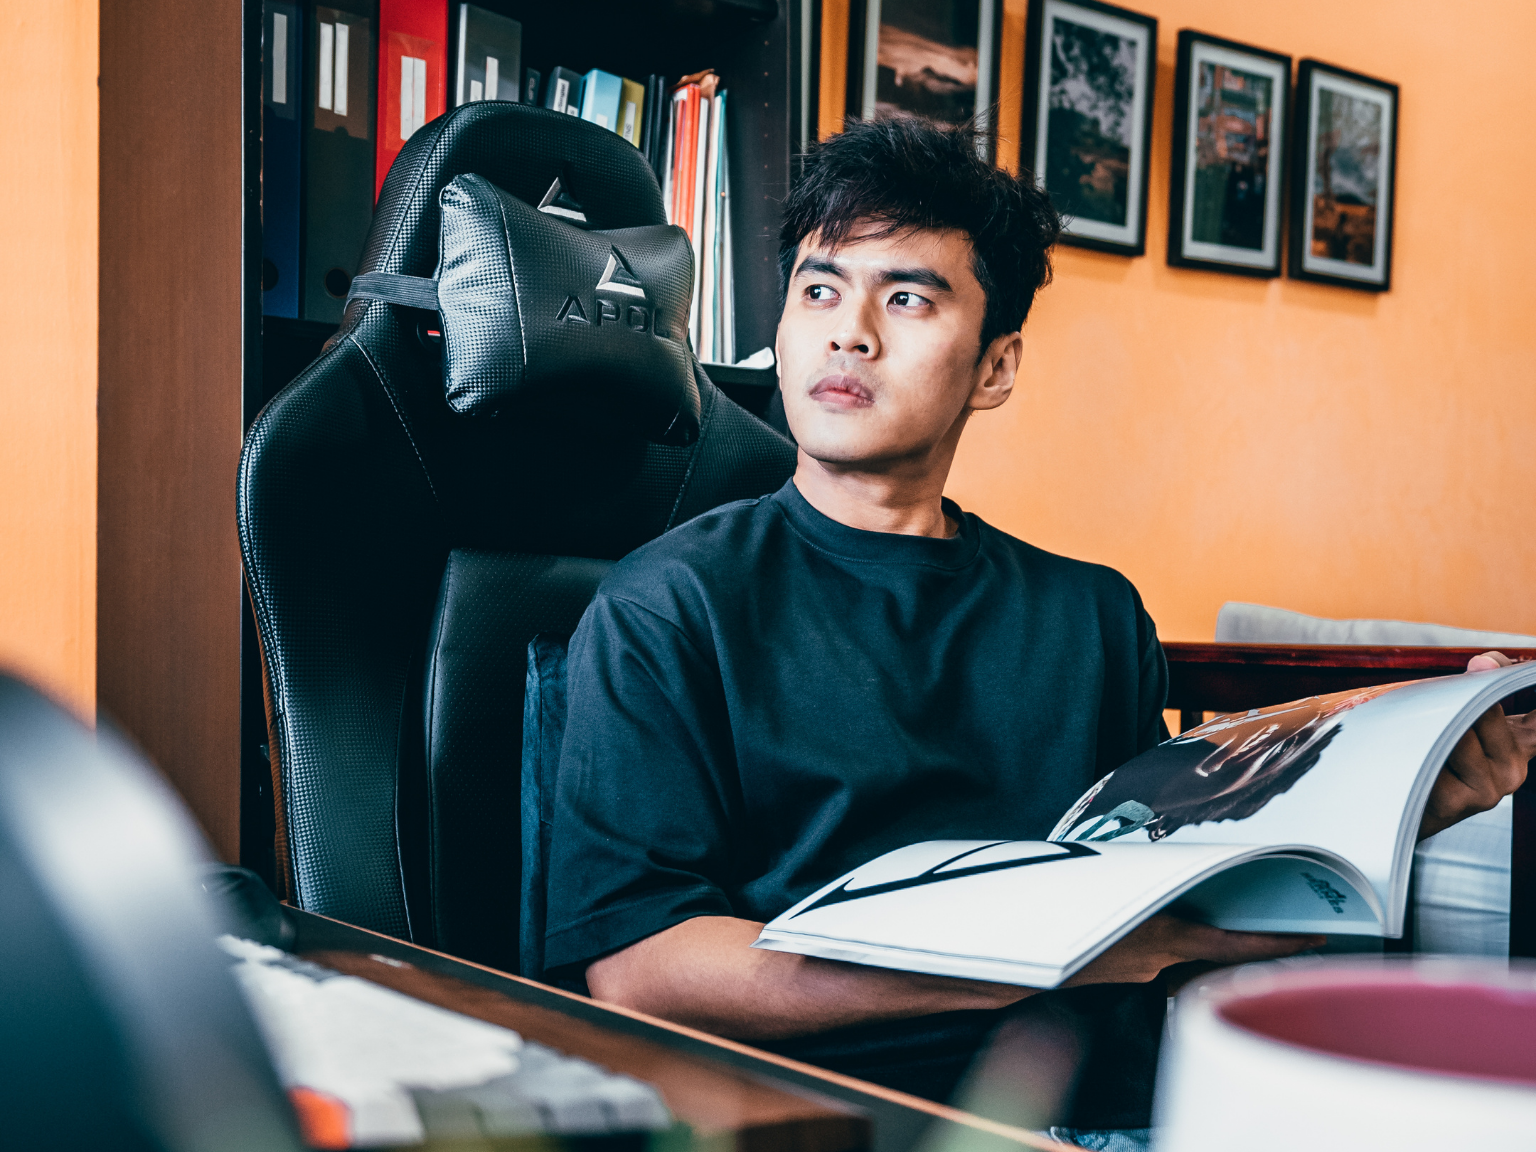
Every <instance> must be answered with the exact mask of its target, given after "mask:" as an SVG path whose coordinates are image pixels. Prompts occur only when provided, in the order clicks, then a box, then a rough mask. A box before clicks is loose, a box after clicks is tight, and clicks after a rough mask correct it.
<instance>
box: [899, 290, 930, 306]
mask: <svg viewBox="0 0 1536 1152" xmlns="http://www.w3.org/2000/svg"><path fill="white" fill-rule="evenodd" d="M891 303H892V304H894V305H896V307H898V308H921V307H922V306H923V305H924V304H927V303H928V298H927V297H926V296H919V295H918V294H917V293H916V292H898V293H896V295H894V296H892V297H891Z"/></svg>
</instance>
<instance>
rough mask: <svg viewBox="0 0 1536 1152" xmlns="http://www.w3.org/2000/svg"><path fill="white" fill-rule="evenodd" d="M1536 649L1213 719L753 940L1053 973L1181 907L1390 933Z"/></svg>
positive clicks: (803, 907) (806, 951)
mask: <svg viewBox="0 0 1536 1152" xmlns="http://www.w3.org/2000/svg"><path fill="white" fill-rule="evenodd" d="M1533 684H1536V662H1533V663H1527V664H1517V665H1515V666H1514V667H1511V668H1501V669H1497V670H1494V671H1489V672H1472V673H1467V674H1465V675H1460V676H1444V677H1439V678H1437V679H1433V680H1418V681H1412V682H1409V683H1406V684H1387V685H1382V686H1379V687H1374V688H1361V689H1357V690H1354V691H1349V692H1337V693H1334V694H1332V695H1328V696H1311V697H1308V698H1306V699H1304V700H1296V701H1293V702H1292V703H1289V704H1277V705H1275V706H1273V707H1270V708H1257V709H1254V710H1252V711H1250V712H1247V713H1240V714H1233V715H1230V716H1218V717H1216V718H1215V719H1214V720H1212V721H1210V722H1209V723H1206V724H1202V725H1200V726H1199V727H1198V728H1192V729H1190V730H1189V731H1187V732H1184V733H1182V734H1181V735H1179V736H1176V737H1174V738H1173V739H1172V740H1167V741H1164V742H1163V743H1162V744H1159V745H1158V746H1157V747H1156V748H1153V749H1150V750H1149V751H1147V752H1144V753H1143V754H1142V755H1140V756H1138V757H1136V758H1135V759H1134V760H1131V761H1129V762H1128V763H1126V764H1124V765H1122V766H1121V767H1120V768H1117V769H1116V770H1115V771H1114V772H1111V773H1110V774H1109V775H1107V776H1105V777H1104V778H1103V779H1102V780H1100V781H1099V782H1098V783H1097V784H1095V785H1094V786H1093V787H1092V788H1090V789H1089V790H1088V791H1087V792H1086V793H1084V794H1083V796H1082V798H1081V799H1079V800H1078V801H1077V803H1076V804H1074V805H1073V806H1072V807H1071V809H1069V810H1068V811H1067V812H1066V813H1065V814H1064V815H1063V816H1062V818H1061V820H1060V822H1059V823H1058V824H1057V825H1056V828H1055V830H1054V831H1052V833H1051V836H1050V839H1049V840H1045V841H1039V840H1002V841H998V840H975V841H969V840H935V841H928V842H926V843H922V844H913V845H910V846H908V847H906V848H900V849H897V850H896V851H894V852H888V853H886V854H885V855H884V856H881V857H880V858H879V859H876V860H872V861H870V862H869V863H868V864H865V865H863V866H862V867H859V868H856V869H854V870H853V871H852V872H850V873H848V874H847V875H846V876H842V877H840V878H838V879H837V880H834V881H833V882H832V883H831V884H828V885H827V886H826V887H824V888H822V889H820V890H819V891H817V892H813V893H812V894H811V895H810V896H808V897H806V898H805V899H804V900H802V901H800V903H798V904H796V905H795V906H794V907H793V908H791V909H790V910H789V911H787V912H785V913H784V914H783V915H782V916H780V917H778V918H777V919H775V920H774V921H773V922H772V923H771V924H769V925H767V926H766V927H765V928H764V929H763V931H762V933H761V935H760V936H759V937H758V939H757V942H756V943H755V944H754V945H753V947H756V948H769V949H774V950H777V951H780V952H795V953H799V954H801V955H806V956H821V957H825V958H827V959H830V960H847V961H851V962H853V963H857V964H872V965H876V966H878V967H882V968H899V969H903V970H906V971H910V972H927V973H933V974H936V975H941V976H964V977H971V978H974V979H979V980H992V981H997V982H999V983H1006V984H1022V985H1029V986H1032V987H1038V988H1053V987H1055V986H1057V985H1058V984H1060V983H1062V981H1064V980H1066V979H1068V978H1069V977H1070V976H1072V974H1073V973H1075V972H1076V971H1077V970H1078V969H1080V968H1082V967H1083V966H1084V965H1086V964H1087V963H1089V962H1090V961H1091V960H1093V958H1094V957H1096V956H1098V955H1099V953H1101V952H1103V951H1104V950H1105V949H1106V948H1108V947H1109V946H1110V945H1112V944H1114V943H1115V941H1117V940H1119V939H1120V938H1121V937H1122V936H1124V935H1125V934H1126V933H1127V932H1129V931H1131V929H1133V928H1135V927H1136V926H1137V925H1138V924H1140V923H1141V922H1142V921H1144V920H1146V919H1147V918H1148V917H1150V916H1152V915H1154V914H1155V913H1157V912H1160V911H1164V910H1167V911H1170V912H1174V913H1176V914H1178V915H1181V916H1185V917H1187V918H1190V919H1194V920H1200V921H1203V922H1205V923H1207V924H1212V925H1215V926H1216V927H1218V928H1228V929H1233V930H1238V931H1245V932H1303V933H1323V934H1327V933H1342V934H1349V935H1370V936H1390V937H1398V936H1401V935H1402V934H1403V924H1404V919H1405V915H1406V910H1407V901H1408V878H1409V873H1410V870H1411V869H1412V866H1413V850H1414V845H1415V842H1416V840H1417V835H1418V829H1419V823H1420V821H1421V819H1422V818H1423V814H1424V807H1425V805H1426V804H1427V803H1428V800H1429V793H1430V789H1431V787H1432V786H1433V785H1434V782H1435V778H1436V777H1437V776H1438V775H1439V772H1440V769H1441V767H1442V766H1443V765H1444V763H1445V761H1446V758H1447V757H1448V756H1449V755H1450V753H1451V749H1452V748H1453V747H1454V746H1455V744H1456V741H1457V740H1459V739H1460V738H1461V736H1462V735H1463V734H1464V733H1465V732H1466V731H1467V729H1469V728H1470V727H1471V726H1472V723H1473V722H1474V721H1475V720H1476V719H1477V717H1478V716H1480V715H1481V714H1482V713H1483V712H1485V711H1487V710H1488V709H1489V708H1491V707H1492V706H1493V705H1494V704H1496V703H1498V702H1499V701H1500V700H1502V699H1504V698H1505V697H1507V696H1510V695H1512V694H1513V693H1515V692H1517V691H1520V690H1521V689H1523V688H1527V687H1529V686H1531V685H1533Z"/></svg>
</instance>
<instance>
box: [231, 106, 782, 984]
mask: <svg viewBox="0 0 1536 1152" xmlns="http://www.w3.org/2000/svg"><path fill="white" fill-rule="evenodd" d="M464 173H477V174H479V175H481V176H483V177H484V178H486V179H487V180H489V181H491V182H492V183H493V184H495V185H497V186H499V187H500V188H502V189H503V190H505V191H506V192H508V193H510V194H512V195H514V196H516V197H518V198H520V199H522V200H524V201H525V202H527V203H530V204H533V205H538V204H539V203H540V202H541V200H546V199H547V197H548V195H549V193H550V192H551V190H552V189H553V187H554V182H555V181H556V179H557V178H558V179H559V181H560V182H561V187H562V188H563V190H564V191H563V196H564V198H565V199H564V200H562V203H569V201H570V200H572V199H573V200H574V201H575V202H577V204H579V207H580V210H581V212H583V213H584V214H585V216H586V218H587V221H588V222H589V226H590V227H593V228H598V229H611V228H621V227H631V226H639V225H650V224H661V223H664V222H665V218H664V213H663V211H662V200H661V193H660V190H659V189H658V187H657V185H656V181H655V178H654V177H653V175H652V173H651V171H650V169H649V167H648V166H647V165H646V164H645V162H644V160H643V159H642V158H641V156H640V153H639V152H637V151H636V150H635V149H634V148H632V147H631V146H630V145H629V144H627V143H625V142H624V141H623V140H622V139H620V138H619V137H618V136H616V135H614V134H613V133H612V132H608V131H606V130H604V129H602V128H598V127H597V126H595V125H593V124H588V123H585V122H583V121H580V120H577V119H575V118H573V117H570V116H564V115H561V114H559V113H555V112H549V111H545V110H543V109H539V108H532V107H528V106H524V105H516V104H504V103H487V102H479V103H475V104H470V105H467V106H465V107H463V108H460V109H458V110H456V111H454V112H452V113H450V114H449V115H447V116H444V117H442V118H440V119H439V120H437V121H435V122H433V123H432V124H429V125H427V126H426V127H425V128H423V129H421V130H420V131H418V132H417V133H416V135H415V136H413V137H412V138H411V140H410V142H409V143H408V144H407V145H406V147H405V149H404V150H403V151H402V152H401V153H400V155H399V157H398V159H397V160H396V161H395V163H394V166H393V167H392V168H391V170H390V173H389V176H388V179H387V180H386V181H385V183H384V189H383V193H382V196H381V198H380V201H379V206H378V211H377V214H376V216H375V219H374V224H373V228H372V231H371V232H370V233H369V237H368V244H367V249H366V251H365V253H364V256H363V260H362V263H361V269H362V272H364V273H367V272H385V273H403V274H406V275H410V276H422V277H427V276H431V275H432V274H433V270H434V266H435V265H436V263H437V259H438V249H437V243H438V222H439V209H438V194H439V192H440V191H441V190H442V188H443V186H444V185H445V184H447V183H448V182H449V181H450V180H451V179H453V178H454V177H455V176H459V175H461V174H464ZM568 214H569V213H567V215H568ZM535 271H536V270H535ZM436 327H437V325H436V323H435V321H434V318H433V315H432V314H431V313H430V312H423V311H417V310H415V309H412V308H410V307H405V306H402V305H399V304H393V303H385V302H383V301H382V300H367V299H354V300H352V301H351V302H350V303H349V304H348V306H347V309H346V314H345V316H344V319H343V321H342V325H341V328H340V330H339V331H338V333H337V334H336V336H335V337H334V338H333V339H332V340H331V341H330V342H329V344H328V345H327V349H326V351H325V352H324V353H323V354H322V355H321V356H320V357H319V359H317V360H316V361H315V362H314V363H313V364H311V365H310V366H309V367H308V368H307V369H306V370H305V371H304V372H303V373H302V374H301V375H300V376H299V377H298V378H297V379H296V380H294V381H293V383H291V384H289V385H288V387H286V388H285V389H284V390H283V391H282V392H281V393H279V394H278V395H277V396H276V397H275V398H274V399H273V400H272V402H271V403H270V404H269V405H267V407H266V408H265V409H264V410H263V411H262V413H261V415H260V416H259V417H258V418H257V420H256V422H255V424H254V425H253V426H252V427H251V430H250V433H249V435H248V436H247V437H246V441H245V449H244V452H243V454H242V457H241V463H240V490H239V506H238V507H239V527H240V546H241V555H242V557H243V560H244V564H245V574H246V580H247V583H248V586H249V589H250V594H251V600H252V603H253V605H254V607H255V613H256V623H257V630H258V633H259V636H260V641H261V650H262V664H263V671H264V674H265V685H264V686H265V690H266V705H267V725H268V731H269V736H270V741H269V743H270V748H271V756H272V777H273V785H274V788H273V790H274V795H275V802H276V808H277V813H276V814H277V861H278V874H279V886H280V888H282V889H283V895H284V896H285V897H286V898H288V899H290V900H292V901H293V902H294V903H296V904H297V905H298V906H300V907H302V908H306V909H310V910H313V911H316V912H320V913H323V914H325V915H329V916H335V917H338V918H340V919H342V920H346V921H350V922H352V923H354V924H359V925H363V926H365V927H368V928H372V929H375V930H378V931H381V932H385V933H389V934H391V935H395V936H401V937H407V938H409V939H412V940H414V941H417V942H419V943H424V944H427V945H429V946H432V947H436V948H440V949H443V950H445V951H449V952H452V953H455V954H457V955H461V956H465V957H469V958H472V959H476V960H479V961H482V962H485V963H490V964H494V965H496V966H498V967H503V968H508V969H511V968H514V967H515V965H516V963H517V955H518V941H517V930H518V911H519V909H518V895H517V894H518V887H519V858H520V844H519V811H518V805H519V779H518V776H519V763H520V756H521V724H522V715H523V685H524V677H525V671H526V657H525V653H526V651H527V647H528V642H529V640H530V638H531V637H532V636H534V635H535V634H536V633H540V632H553V633H569V632H570V631H571V630H572V628H574V626H575V624H576V622H577V620H578V619H579V617H580V615H581V612H582V611H583V609H584V608H585V606H586V604H587V602H588V600H589V599H590V597H591V595H592V592H593V590H594V588H595V587H596V585H597V583H598V581H599V580H600V579H601V578H602V576H603V573H604V572H605V571H606V569H607V568H608V566H609V565H610V564H611V563H612V561H614V560H616V559H617V558H619V557H621V556H623V555H624V554H625V553H626V552H629V551H630V550H632V549H633V548H635V547H637V546H638V545H640V544H642V543H644V542H645V541H647V540H650V539H652V538H653V537H655V536H657V535H659V534H660V533H662V532H664V531H666V530H667V529H668V528H670V527H672V526H674V525H676V524H679V523H681V522H682V521H684V520H687V519H689V518H690V517H692V516H695V515H697V514H698V513H700V512H703V511H705V510H707V509H709V508H712V507H714V506H716V505H719V504H722V503H724V502H726V501H730V500H736V499H741V498H744V497H751V496H758V495H761V494H763V493H767V492H770V491H772V490H774V489H776V488H777V487H778V486H779V485H780V484H782V483H783V481H784V480H785V478H786V477H788V475H789V474H790V472H791V471H792V469H793V464H794V450H793V448H792V447H791V445H790V444H789V443H788V442H787V441H786V440H784V439H783V438H782V437H781V436H779V435H778V434H777V433H776V432H774V431H772V430H771V429H770V428H768V427H767V426H766V425H765V424H763V423H761V422H760V421H759V420H757V419H756V418H755V417H754V416H751V415H750V414H748V413H747V412H745V411H743V410H742V409H741V408H739V407H737V406H736V405H735V404H733V403H732V402H731V401H730V400H728V399H727V398H726V397H725V396H724V395H723V394H721V393H720V392H719V391H718V390H717V389H716V388H715V387H714V385H712V384H711V383H710V382H709V381H708V380H707V379H706V378H705V377H704V376H703V375H702V373H700V374H699V376H698V384H699V389H700V392H701V411H700V418H699V434H698V437H697V439H696V440H695V441H694V442H693V443H692V444H691V445H690V446H688V447H672V446H665V445H661V444H656V443H648V442H647V441H646V440H644V439H643V438H642V437H641V436H640V434H639V433H638V432H637V431H636V430H635V429H634V427H633V424H632V422H631V423H630V424H629V425H628V426H626V420H625V419H623V418H618V417H615V416H614V415H613V414H612V412H611V411H610V410H608V409H605V406H604V405H603V404H602V403H600V402H599V401H598V400H597V399H596V397H598V396H600V395H601V389H600V388H595V387H594V388H591V389H589V388H585V387H583V382H582V381H567V382H565V383H564V384H563V386H562V389H561V392H560V394H558V395H551V396H547V397H544V398H543V399H542V401H541V402H540V403H538V404H535V405H530V406H528V407H526V408H524V409H523V410H522V411H521V413H520V414H511V415H508V414H505V413H504V414H502V415H501V416H500V417H498V418H496V419H490V420H486V419H473V418H467V417H463V416H459V415H457V414H455V413H454V412H453V411H452V410H450V408H449V407H448V405H447V403H446V402H445V400H444V393H443V381H442V367H441V353H440V350H439V348H438V346H437V343H436V341H435V339H434V333H433V330H434V329H435V328H436ZM593 383H594V384H597V383H600V382H599V381H594V382H593ZM611 407H612V406H608V408H611Z"/></svg>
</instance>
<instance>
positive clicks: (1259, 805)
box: [1050, 663, 1536, 935]
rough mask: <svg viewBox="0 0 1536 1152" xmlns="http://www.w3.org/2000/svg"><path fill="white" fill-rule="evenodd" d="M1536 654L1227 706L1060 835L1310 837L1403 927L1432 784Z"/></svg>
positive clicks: (1162, 750)
mask: <svg viewBox="0 0 1536 1152" xmlns="http://www.w3.org/2000/svg"><path fill="white" fill-rule="evenodd" d="M1532 683H1536V663H1532V664H1519V665H1515V666H1514V667H1512V668H1501V669H1498V670H1495V671H1489V672H1472V673H1467V674H1465V675H1460V676H1443V677H1437V678H1435V679H1432V680H1418V681H1411V682H1409V683H1406V684H1393V685H1383V686H1379V687H1374V688H1362V689H1358V690H1354V691H1349V692H1337V693H1333V694H1332V695H1328V696H1312V697H1308V698H1306V699H1303V700H1297V701H1293V702H1292V703H1289V704H1278V705H1275V706H1273V707H1269V708H1260V709H1255V710H1253V711H1251V712H1248V713H1239V714H1234V715H1231V716H1218V717H1217V718H1216V719H1214V720H1212V721H1211V722H1210V723H1207V724H1202V725H1201V726H1200V727H1198V728H1194V729H1191V730H1190V731H1188V732H1186V733H1183V734H1181V735H1179V736H1177V737H1175V738H1174V739H1172V740H1168V741H1165V742H1163V743H1162V744H1159V745H1158V746H1157V747H1156V748H1153V749H1151V750H1150V751H1148V752H1145V753H1143V754H1142V755H1140V756H1138V757H1136V758H1135V759H1134V760H1132V761H1130V762H1129V763H1127V764H1124V765H1122V766H1121V767H1120V768H1118V769H1116V770H1115V771H1114V772H1111V773H1110V774H1109V775H1108V776H1106V777H1104V779H1103V780H1101V781H1099V782H1098V783H1097V784H1096V785H1094V787H1093V788H1091V789H1090V790H1089V791H1088V792H1087V793H1085V794H1084V795H1083V797H1082V798H1081V799H1080V800H1078V802H1077V803H1076V804H1075V805H1073V806H1072V808H1071V810H1070V811H1068V812H1067V813H1066V815H1065V816H1063V817H1062V819H1061V821H1060V823H1058V824H1057V826H1056V828H1055V830H1054V831H1053V832H1052V833H1051V837H1050V838H1051V839H1052V840H1055V841H1067V842H1074V843H1076V842H1082V843H1091V844H1098V843H1105V842H1111V841H1112V842H1114V843H1122V842H1140V843H1148V842H1155V843H1158V844H1170V845H1171V844H1197V843H1206V844H1210V843H1220V844H1252V845H1262V844H1278V843H1300V844H1311V845H1315V846H1317V847H1319V848H1324V849H1327V850H1328V851H1330V852H1334V853H1337V854H1338V855H1340V856H1342V857H1344V858H1345V859H1346V860H1349V861H1350V862H1351V863H1352V864H1354V865H1355V866H1356V867H1357V868H1359V869H1360V871H1361V872H1363V873H1364V874H1365V876H1366V877H1368V878H1369V880H1370V883H1371V885H1372V886H1373V888H1374V889H1375V891H1376V895H1377V898H1378V899H1379V900H1380V901H1381V903H1382V905H1383V907H1385V908H1386V909H1387V911H1388V913H1389V915H1388V934H1389V935H1399V934H1401V931H1402V925H1401V917H1402V906H1403V894H1404V893H1405V892H1406V887H1407V879H1408V870H1409V868H1410V867H1411V865H1412V850H1413V845H1414V842H1415V839H1416V837H1417V832H1418V824H1419V819H1420V817H1421V815H1422V812H1423V806H1424V804H1425V802H1426V801H1427V800H1428V797H1429V789H1430V788H1431V786H1432V785H1433V783H1434V780H1435V777H1436V776H1437V775H1438V774H1439V770H1440V768H1441V766H1442V765H1443V764H1444V763H1445V758H1446V757H1447V756H1448V755H1449V754H1450V750H1451V748H1452V747H1453V746H1454V745H1455V743H1456V741H1457V740H1458V739H1459V738H1460V737H1461V735H1462V734H1463V733H1464V732H1465V731H1466V730H1467V729H1468V728H1469V727H1470V726H1471V725H1472V722H1473V721H1474V720H1475V719H1476V718H1477V717H1478V716H1479V715H1480V714H1481V713H1482V712H1484V711H1486V710H1487V709H1488V708H1489V707H1491V706H1492V705H1493V704H1495V703H1497V702H1498V701H1499V700H1500V699H1502V698H1503V697H1505V696H1507V695H1509V694H1511V693H1513V692H1515V691H1518V690H1519V689H1521V688H1524V687H1527V686H1528V685H1530V684H1532Z"/></svg>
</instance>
